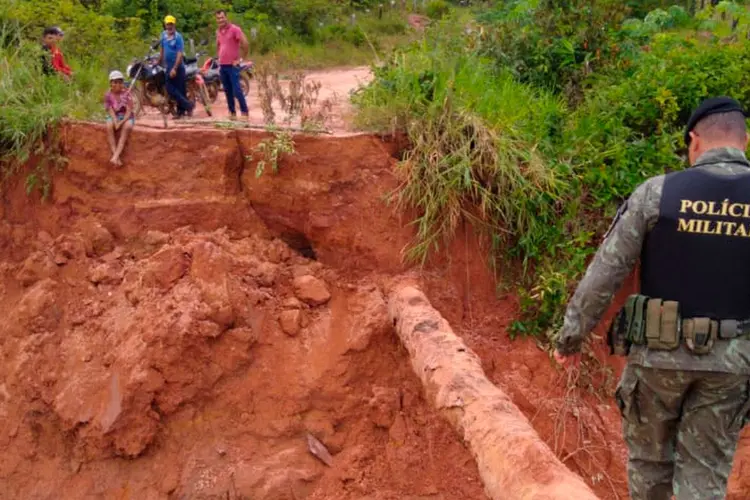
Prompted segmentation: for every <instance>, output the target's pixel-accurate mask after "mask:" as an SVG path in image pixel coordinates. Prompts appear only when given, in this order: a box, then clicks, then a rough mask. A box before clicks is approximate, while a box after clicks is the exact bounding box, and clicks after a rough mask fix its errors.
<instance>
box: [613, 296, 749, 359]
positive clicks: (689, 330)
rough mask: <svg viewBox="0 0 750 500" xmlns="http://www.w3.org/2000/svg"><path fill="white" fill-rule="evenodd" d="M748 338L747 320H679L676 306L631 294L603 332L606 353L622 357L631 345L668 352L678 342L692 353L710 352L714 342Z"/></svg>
mask: <svg viewBox="0 0 750 500" xmlns="http://www.w3.org/2000/svg"><path fill="white" fill-rule="evenodd" d="M736 338H743V339H750V319H747V320H733V319H729V320H726V319H725V320H717V319H713V318H682V317H681V316H680V307H679V304H678V303H677V302H675V301H671V300H662V299H656V298H651V297H647V296H645V295H640V294H635V295H631V296H630V297H628V299H627V300H626V301H625V305H624V306H623V307H622V309H620V311H619V312H618V313H617V316H615V319H614V320H613V321H612V324H611V325H610V327H609V332H608V333H607V345H609V347H610V354H617V355H620V356H626V355H627V354H628V353H629V352H630V346H631V345H645V346H647V347H648V348H649V349H654V350H659V351H672V350H674V349H677V348H678V347H679V346H680V343H681V342H684V343H685V344H686V345H687V348H688V349H690V351H692V352H693V353H695V354H706V353H709V352H711V350H712V349H713V347H714V344H715V343H716V341H717V340H731V339H736Z"/></svg>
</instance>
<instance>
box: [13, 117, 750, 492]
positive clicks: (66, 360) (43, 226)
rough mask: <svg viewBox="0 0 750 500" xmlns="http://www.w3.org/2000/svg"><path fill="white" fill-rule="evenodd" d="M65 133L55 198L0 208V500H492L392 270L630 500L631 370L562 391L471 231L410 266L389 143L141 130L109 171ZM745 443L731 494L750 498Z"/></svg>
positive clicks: (561, 442)
mask: <svg viewBox="0 0 750 500" xmlns="http://www.w3.org/2000/svg"><path fill="white" fill-rule="evenodd" d="M62 136H63V144H64V150H65V153H66V155H67V156H68V158H69V162H68V164H67V166H66V167H65V169H64V170H63V171H62V172H59V173H56V174H55V176H54V179H53V189H52V192H51V196H50V199H49V200H47V201H46V202H42V201H40V200H39V199H38V197H37V196H36V195H33V196H31V197H29V196H27V195H26V193H25V190H24V185H23V181H24V177H23V176H22V175H19V177H18V178H16V179H14V180H13V182H11V184H10V185H8V186H7V187H6V190H5V193H4V200H3V201H4V202H3V204H2V222H1V223H0V236H1V238H0V307H2V310H4V311H6V316H7V317H8V320H9V321H6V322H4V323H3V326H2V327H0V347H1V348H2V350H1V352H2V356H3V358H2V361H3V362H2V364H1V365H0V416H2V418H0V443H2V444H3V450H4V453H3V454H2V455H1V456H0V490H1V491H3V492H4V495H7V497H8V498H50V497H55V498H81V497H83V496H90V497H92V498H269V499H270V498H273V499H284V498H289V499H298V498H313V499H324V498H325V499H337V498H342V499H343V498H347V499H349V498H351V499H354V498H357V499H361V498H371V499H390V498H394V499H396V498H398V499H404V498H412V499H417V498H424V499H428V498H429V499H438V498H446V499H447V498H451V499H461V498H466V499H476V498H483V496H484V493H483V491H482V485H481V483H480V481H479V479H478V474H477V469H476V465H475V463H474V461H473V459H472V457H471V456H470V454H469V453H468V451H466V449H465V448H464V446H463V445H462V444H461V443H460V442H459V441H458V439H457V437H456V435H455V434H454V433H453V431H452V430H451V429H450V428H449V427H448V425H447V424H446V423H445V422H443V421H442V419H441V418H440V417H438V415H437V414H436V413H435V412H433V411H432V410H431V409H430V408H429V406H428V405H427V404H426V403H425V401H424V399H423V396H422V391H421V386H420V383H419V381H418V379H417V378H416V377H415V376H414V375H413V373H412V372H411V369H410V367H409V363H408V356H407V354H406V353H405V351H404V349H403V348H402V347H401V346H400V345H399V344H398V342H397V340H396V337H395V336H394V334H393V332H392V330H391V325H389V324H388V319H387V314H386V304H385V300H386V299H385V295H384V294H385V290H386V289H387V288H388V286H389V283H390V282H391V280H392V279H393V278H394V277H396V278H397V279H400V278H398V277H403V276H404V274H406V275H408V278H409V279H410V280H413V281H414V282H416V283H417V284H418V285H419V286H420V288H421V289H422V290H423V291H424V292H425V294H426V295H427V296H428V297H429V299H430V301H431V303H432V304H433V305H434V306H435V307H436V308H437V309H438V310H439V311H440V312H441V314H442V315H443V316H444V317H445V318H446V319H447V320H448V321H449V322H450V324H451V325H452V327H453V329H454V331H455V332H456V333H457V334H458V335H460V336H462V338H463V339H464V340H465V342H466V343H467V344H468V345H469V347H471V348H472V349H474V350H475V351H476V352H477V353H478V354H479V355H480V357H481V359H482V362H483V368H484V370H485V372H486V373H487V375H488V376H489V377H490V378H491V380H492V381H493V382H494V383H496V384H497V385H498V386H499V387H501V388H502V389H503V390H505V391H506V392H507V393H508V394H509V395H510V396H511V397H512V399H513V401H514V402H515V404H516V405H517V406H518V407H519V408H520V409H521V410H522V411H523V412H524V413H525V415H526V416H527V417H528V418H529V420H530V421H531V422H532V424H533V425H534V427H535V428H536V430H537V431H538V432H539V434H540V436H541V437H542V438H543V439H544V440H545V441H546V442H547V443H548V445H549V446H550V447H551V448H552V449H553V451H555V452H556V454H557V455H558V457H560V459H561V460H563V462H564V463H565V464H566V465H567V466H568V467H569V468H570V469H571V470H573V471H575V472H577V473H578V474H580V475H581V476H582V477H583V479H584V480H585V481H586V482H587V483H588V484H589V485H590V486H591V487H592V488H593V489H594V491H595V492H596V493H597V494H598V495H599V496H600V497H601V498H605V499H614V498H627V485H626V477H625V458H626V453H625V448H624V445H623V443H622V439H621V437H620V421H619V415H618V413H617V409H616V406H615V404H614V402H613V400H612V398H611V389H612V387H613V383H614V381H615V380H616V377H617V376H619V372H620V369H621V367H622V360H619V359H614V358H607V357H606V356H605V355H604V351H603V348H602V347H601V342H600V341H598V343H597V341H595V351H596V352H597V355H598V357H599V359H600V360H601V361H602V369H601V370H598V371H597V372H595V373H592V374H591V375H590V376H588V377H587V378H584V379H582V380H581V381H579V383H578V386H579V387H580V388H577V389H576V388H573V389H571V388H569V387H570V386H571V384H569V383H568V382H569V381H567V380H566V379H565V377H564V376H563V375H561V372H560V371H559V370H558V369H557V368H556V367H555V366H554V363H552V362H551V360H550V358H549V355H548V353H546V352H545V351H544V350H543V349H541V348H540V347H539V346H538V345H537V344H536V343H535V342H534V341H533V340H529V339H517V340H515V341H511V340H510V339H509V337H508V333H507V329H508V327H509V326H510V324H511V322H512V321H513V319H514V318H515V315H516V309H517V306H516V300H515V298H514V296H513V295H512V294H510V295H505V296H501V297H498V296H497V295H496V288H495V280H494V277H493V276H492V275H491V274H490V272H489V271H488V268H487V266H486V265H485V264H484V260H483V259H482V258H481V256H484V255H486V251H485V248H484V246H483V244H482V242H481V240H479V239H478V238H476V237H475V236H474V235H473V234H472V233H471V232H470V231H468V230H465V231H464V230H462V231H461V232H460V233H459V234H460V237H458V238H456V240H455V241H454V242H452V243H451V244H450V245H449V246H448V247H446V248H444V249H443V250H442V252H441V253H440V255H439V256H438V257H436V258H434V259H433V260H432V261H431V262H430V263H429V264H428V265H427V266H426V267H425V268H424V269H416V268H409V267H408V266H406V265H404V264H403V263H402V260H401V251H402V249H403V248H404V246H405V245H407V244H408V243H409V241H410V239H411V238H412V237H413V235H414V233H413V228H411V227H410V226H407V225H406V223H407V222H408V220H409V219H408V214H406V215H399V214H396V213H395V212H393V210H392V208H390V207H389V206H387V205H386V204H385V203H384V200H383V198H384V196H385V195H386V194H387V193H388V192H390V191H391V190H392V189H393V188H395V187H396V186H397V185H398V179H397V178H396V177H395V175H394V169H393V166H394V162H395V161H396V160H395V156H397V153H398V149H399V146H400V145H399V144H398V141H394V140H388V139H384V138H377V137H371V136H353V137H346V138H344V137H337V138H328V139H320V138H311V137H302V136H299V137H295V142H296V150H297V153H296V154H294V155H291V156H288V157H285V158H284V159H283V160H282V161H281V163H280V168H279V171H278V173H275V174H273V173H270V172H266V173H264V174H263V175H261V176H260V177H257V176H256V174H255V171H256V169H255V166H256V164H255V161H256V160H257V158H255V159H253V158H249V157H251V156H252V154H253V148H254V147H255V145H257V144H258V142H259V141H260V140H262V139H263V138H265V137H267V136H266V135H264V134H259V133H250V132H237V131H228V130H223V131H218V130H190V131H169V132H144V131H136V132H135V133H134V134H133V137H132V140H131V142H130V144H129V148H128V152H127V154H126V155H125V158H124V160H125V162H126V165H125V167H124V168H122V169H117V170H113V169H112V168H110V166H109V165H108V163H107V159H108V158H107V155H106V151H105V150H104V149H103V148H102V145H106V140H105V136H104V131H103V129H102V127H100V126H95V125H88V124H71V125H67V126H66V127H65V129H64V130H63V134H62ZM166 145H168V147H166ZM105 149H106V146H105ZM22 174H23V173H22ZM629 286H632V283H630V284H629ZM626 292H627V290H623V292H621V296H624V295H625V294H626ZM613 311H614V307H613V308H612V310H611V311H610V314H611V313H612V312H613ZM606 367H610V368H609V369H606ZM608 391H610V392H608ZM608 394H610V395H608ZM308 436H312V437H313V438H314V439H315V440H317V441H313V442H312V443H313V444H312V445H310V444H308V440H309V439H310V438H309V437H308ZM318 442H319V443H322V445H323V446H324V447H325V449H326V450H327V453H329V454H330V456H331V458H330V460H329V459H328V457H327V455H326V452H325V451H323V452H320V451H318V454H319V456H321V457H322V458H318V457H316V456H314V455H313V454H312V453H311V452H310V450H309V447H310V446H317V444H316V443H318ZM744 443H746V441H743V444H741V447H740V451H739V454H738V460H737V463H736V465H735V474H734V476H733V478H732V485H731V491H732V496H731V498H734V499H739V498H744V497H746V496H747V494H746V493H745V492H748V491H750V484H746V483H747V481H745V480H742V479H741V478H742V477H744V475H742V474H741V473H742V471H743V469H744V467H745V464H746V463H748V460H747V455H748V453H750V451H749V450H750V447H748V446H746V445H745V444H744ZM314 449H317V448H314ZM325 462H328V464H326V463H325ZM518 473H519V474H523V473H524V471H522V470H519V471H518ZM0 496H2V495H0ZM509 498H512V493H510V492H509Z"/></svg>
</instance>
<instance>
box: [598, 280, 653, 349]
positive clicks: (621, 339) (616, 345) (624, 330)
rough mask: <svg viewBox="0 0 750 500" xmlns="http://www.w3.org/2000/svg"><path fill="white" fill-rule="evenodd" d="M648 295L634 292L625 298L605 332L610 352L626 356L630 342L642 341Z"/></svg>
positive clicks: (638, 342) (637, 342)
mask: <svg viewBox="0 0 750 500" xmlns="http://www.w3.org/2000/svg"><path fill="white" fill-rule="evenodd" d="M647 300H648V297H646V296H645V295H639V294H634V295H631V296H629V297H628V298H627V299H626V300H625V304H624V305H623V306H622V308H621V309H620V310H619V311H618V313H617V315H616V316H615V318H614V319H613V320H612V324H611V325H610V327H609V330H608V332H607V345H609V347H610V351H609V353H610V354H617V355H618V356H627V354H628V353H629V352H630V346H631V345H632V344H642V343H643V342H644V331H645V324H646V321H645V307H646V301H647Z"/></svg>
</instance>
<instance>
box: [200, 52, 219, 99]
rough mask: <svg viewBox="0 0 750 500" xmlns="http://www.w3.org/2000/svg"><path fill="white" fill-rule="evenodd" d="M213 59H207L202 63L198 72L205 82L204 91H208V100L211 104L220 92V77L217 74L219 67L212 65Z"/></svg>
mask: <svg viewBox="0 0 750 500" xmlns="http://www.w3.org/2000/svg"><path fill="white" fill-rule="evenodd" d="M213 63H214V59H213V58H211V57H209V58H207V59H206V60H205V61H204V62H203V66H201V69H200V72H201V75H203V80H205V82H206V89H207V90H208V98H209V99H210V100H211V102H212V103H213V102H216V98H217V97H218V96H219V91H221V75H220V74H219V65H218V64H213Z"/></svg>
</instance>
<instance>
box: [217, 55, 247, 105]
mask: <svg viewBox="0 0 750 500" xmlns="http://www.w3.org/2000/svg"><path fill="white" fill-rule="evenodd" d="M219 75H220V76H221V86H222V87H224V95H226V96H227V106H228V107H229V113H231V114H232V115H234V114H236V111H235V108H234V100H235V99H237V100H238V101H239V102H240V112H241V113H242V114H243V115H246V114H247V102H245V94H243V93H242V87H240V68H238V67H236V66H232V65H231V64H222V65H221V69H219Z"/></svg>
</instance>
